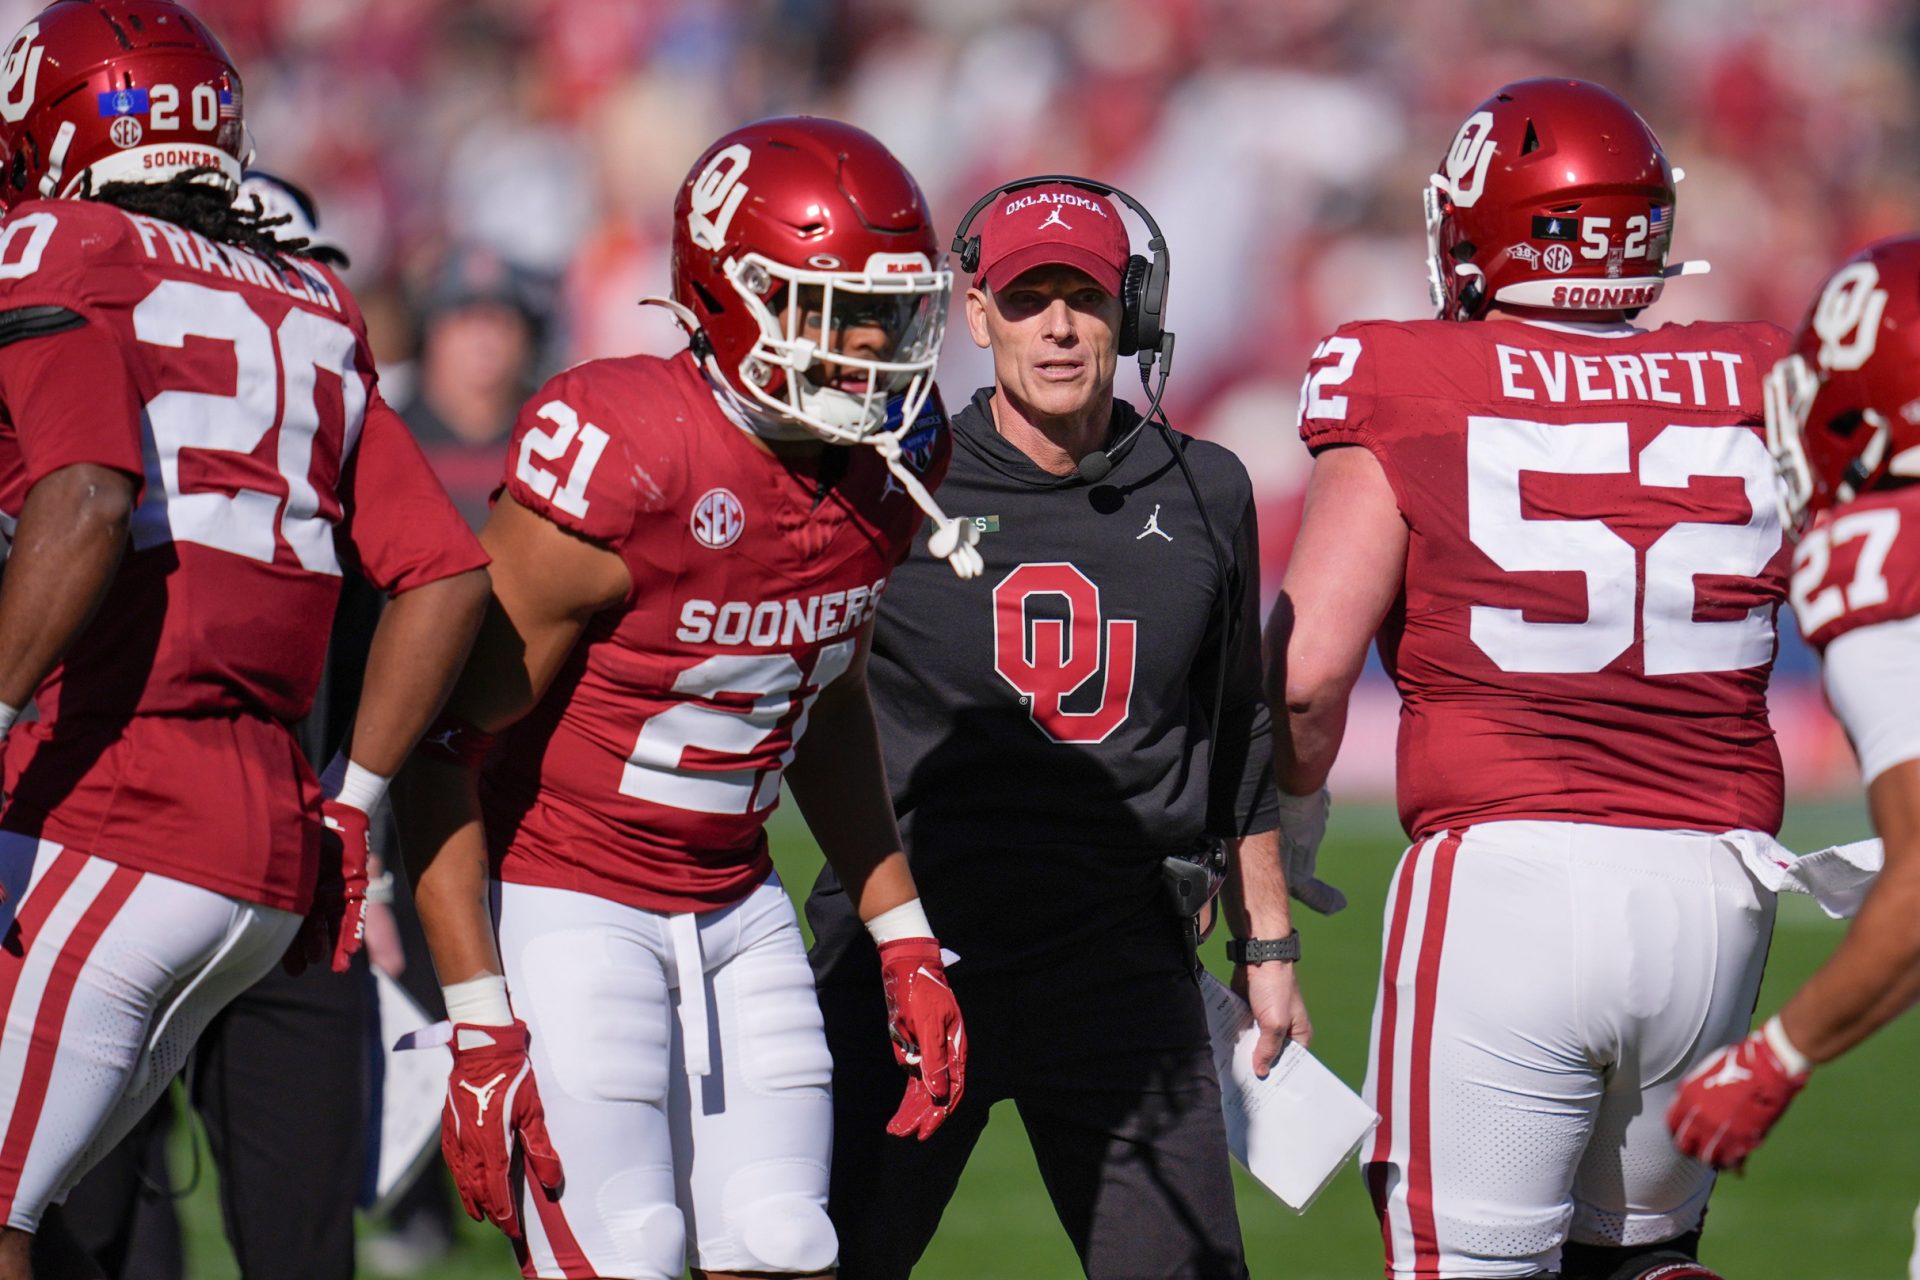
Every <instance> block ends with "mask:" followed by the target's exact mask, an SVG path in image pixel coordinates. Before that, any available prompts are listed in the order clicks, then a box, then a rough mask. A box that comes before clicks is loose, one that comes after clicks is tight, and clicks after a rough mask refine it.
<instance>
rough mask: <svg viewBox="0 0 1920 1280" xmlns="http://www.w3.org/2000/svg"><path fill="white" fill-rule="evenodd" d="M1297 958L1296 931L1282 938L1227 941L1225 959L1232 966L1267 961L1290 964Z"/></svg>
mask: <svg viewBox="0 0 1920 1280" xmlns="http://www.w3.org/2000/svg"><path fill="white" fill-rule="evenodd" d="M1299 958H1300V931H1299V930H1298V929H1295V930H1294V931H1293V932H1292V933H1290V934H1288V935H1287V936H1286V937H1284V938H1230V939H1228V941H1227V959H1228V960H1231V961H1232V962H1233V963H1234V964H1265V963H1267V962H1268V961H1269V960H1277V961H1279V962H1280V963H1282V964H1292V963H1293V962H1294V961H1296V960H1298V959H1299Z"/></svg>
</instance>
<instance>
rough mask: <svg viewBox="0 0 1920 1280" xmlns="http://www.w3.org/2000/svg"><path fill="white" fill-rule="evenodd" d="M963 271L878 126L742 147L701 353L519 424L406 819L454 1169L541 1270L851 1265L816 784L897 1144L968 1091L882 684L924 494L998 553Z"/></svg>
mask: <svg viewBox="0 0 1920 1280" xmlns="http://www.w3.org/2000/svg"><path fill="white" fill-rule="evenodd" d="M938 252H939V245H938V241H937V239H936V236H935V232H934V228H933V223H932V218H931V215H930V213H929V211H928V208H927V204H926V200H925V198H924V197H923V196H922V195H921V194H920V190H919V188H918V186H916V185H915V183H914V181H913V179H912V177H911V176H909V175H908V173H907V172H906V170H905V169H903V168H902V167H901V166H900V164H899V162H898V161H896V160H895V159H894V158H893V157H892V156H891V155H890V154H888V152H887V151H886V149H885V148H884V147H882V146H881V145H880V144H879V143H878V142H877V141H875V140H874V139H873V138H871V137H869V136H868V135H867V134H865V133H862V132H861V131H859V130H858V129H854V128H851V127H849V126H847V125H843V124H839V123H836V122H834V121H831V120H823V119H812V118H793V119H776V120H767V121H762V122H760V123H757V124H752V125H748V126H746V127H744V128H742V129H738V130H736V131H734V132H732V133H729V134H727V135H726V136H725V137H723V138H721V139H720V140H719V141H717V142H715V143H714V144H713V145H712V146H711V147H709V148H708V149H707V151H706V153H705V154H704V155H702V156H701V157H700V158H699V160H698V161H697V162H696V163H695V164H694V166H693V169H692V171H691V172H690V173H689V174H688V176H687V180H686V182H685V183H684V184H683V185H682V186H681V188H680V192H679V196H678V198H677V200H676V202H675V205H674V212H673V298H672V299H671V300H670V301H668V302H667V303H666V305H668V306H669V307H670V308H671V309H672V310H673V311H674V313H675V314H676V316H678V317H679V318H680V320H681V321H682V322H683V323H684V324H685V325H686V326H687V328H688V330H689V332H690V334H691V337H692V341H691V345H690V348H689V349H688V350H687V351H684V352H682V353H681V354H679V355H678V356H675V357H673V358H672V359H657V358H653V357H632V358H626V359H611V360H596V361H591V362H589V363H587V364H583V365H580V366H578V367H577V368H574V369H571V370H569V371H567V372H566V373H563V374H561V375H559V376H558V377H556V378H554V379H552V380H551V381H550V382H548V383H547V385H546V386H545V387H544V388H542V389H541V390H540V391H539V392H538V393H537V394H535V396H534V397H533V398H532V400H530V401H529V402H528V404H527V407H526V409H525V410H524V412H523V413H522V416H521V418H520V421H519V423H518V424H517V426H516V428H515V430H514V434H513V437H512V439H511V442H510V444H509V448H508V456H507V461H506V477H505V482H504V484H503V486H502V489H501V491H500V494H499V496H498V499H497V504H496V506H495V507H494V510H493V513H492V516H491V517H490V519H489V521H488V523H487V525H486V527H485V528H484V529H483V530H482V534H481V539H482V542H483V543H484V544H485V545H486V546H487V547H488V548H489V550H490V552H491V554H492V555H493V557H494V560H495V570H494V572H495V577H494V586H495V593H494V594H495V599H494V605H493V608H492V609H491V611H490V612H489V614H488V618H487V621H486V623H485V624H484V626H483V627H482V630H481V638H480V640H479V641H478V643H477V645H476V647H475V651H474V655H473V658H472V661H471V663H470V664H469V666H468V669H467V672H466V674H465V676H463V677H462V679H461V681H460V683H459V685H458V687H457V689H456V690H455V693H454V695H453V698H452V700H451V701H450V703H449V705H448V709H447V713H446V715H445V717H444V718H443V720H442V722H441V724H440V726H439V727H438V729H437V730H436V731H435V732H433V733H430V734H429V735H428V737H427V739H426V741H425V743H424V744H423V746H422V749H421V752H420V753H419V756H420V757H421V762H420V764H419V765H418V766H416V767H414V768H412V769H410V770H409V772H408V775H407V782H406V787H405V794H404V795H403V797H402V799H403V803H402V805H401V820H402V841H403V846H404V847H405V848H406V849H407V856H408V859H409V862H410V863H411V864H412V865H413V866H415V867H416V868H417V871H416V883H417V886H418V887H417V889H416V895H415V896H416V900H417V901H418V903H419V907H420V914H421V918H422V920H423V922H424V923H425V925H426V929H427V936H428V941H429V943H430V944H431V946H432V949H433V954H434V961H435V964H436V966H437V968H438V970H439V975H440V980H441V982H442V984H443V985H444V989H445V994H446V1004H447V1012H448V1016H449V1019H450V1021H451V1022H452V1023H453V1024H454V1026H453V1032H452V1034H453V1053H454V1067H453V1073H452V1077H451V1079H450V1081H449V1084H448V1093H447V1105H446V1109H445V1124H444V1130H443V1146H444V1148H445V1150H446V1154H447V1160H448V1164H449V1165H450V1166H451V1168H452V1169H453V1172H454V1177H455V1179H456V1180H457V1182H458V1183H459V1186H460V1190H461V1194H462V1196H463V1198H464V1200H465V1202H466V1205H467V1209H468V1211H469V1212H470V1213H472V1214H473V1215H474V1216H475V1217H483V1216H484V1217H485V1218H487V1219H489V1220H491V1221H493V1222H494V1223H495V1224H497V1225H498V1226H500V1227H501V1229H502V1230H504V1231H505V1232H506V1233H507V1234H508V1235H509V1236H510V1237H512V1238H513V1239H514V1241H515V1243H516V1245H517V1247H518V1248H519V1251H520V1253H521V1256H522V1258H523V1260H524V1265H525V1268H526V1273H527V1274H528V1275H537V1276H556V1277H557V1276H580V1275H597V1276H625V1277H656V1276H659V1277H673V1276H678V1275H680V1274H681V1272H682V1269H683V1268H684V1267H687V1266H691V1267H692V1268H693V1269H694V1273H695V1274H696V1275H704V1276H709V1277H717V1276H731V1275H738V1274H744V1273H751V1274H754V1275H762V1274H768V1273H777V1274H795V1275H822V1274H826V1273H828V1272H829V1271H830V1270H831V1269H832V1267H833V1265H834V1262H835V1254H836V1241H835V1237H834V1232H833V1227H832V1225H831V1223H830V1222H829V1220H828V1218H827V1213H826V1196H827V1165H828V1147H829V1142H830V1135H831V1130H832V1122H833V1120H832V1105H831V1102H830V1100H829V1096H828V1075H829V1059H828V1054H827V1046H826V1042H825V1039H824V1035H823V1032H822V1027H821V1018H820V1011H819V1006H818V1004H817V1003H816V1001H815V998H814V994H813V985H812V976H811V972H810V970H809V969H808V966H807V959H806V954H805V951H804V950H803V948H802V945H801V939H800V932H799V928H798V925H797V923H796V921H795V918H794V915H793V910H792V907H791V906H790V904H789V903H788V901H787V898H786V896H785V894H784V893H783V892H782V890H781V887H780V883H779V881H778V879H777V877H775V876H774V874H773V867H772V863H771V862H770V860H769V858H768V854H767V837H766V833H765V831H764V827H765V825H766V820H767V817H768V815H769V814H771V813H772V811H773V807H774V805H775V803H776V801H777V800H778V797H779V792H780V786H781V782H782V780H783V778H784V780H785V781H786V783H787V784H788V785H789V786H791V788H792V789H793V794H794V796H795V798H796V799H797V800H798V801H799V804H800V806H801V810H802V812H804V813H805V815H806V817H807V820H808V822H809V823H810V824H811V826H812V829H813V832H814V835H815V836H816V837H817V838H818V839H819V842H820V845H821V847H822V848H823V849H824V850H825V852H826V854H827V857H828V858H829V859H830V860H831V861H832V862H833V864H834V865H835V866H836V867H837V868H838V869H839V872H840V875H841V877H842V878H843V879H845V880H846V881H847V883H848V885H849V892H850V893H851V894H853V895H854V896H855V898H856V899H857V901H858V902H859V907H860V915H861V918H862V919H863V920H865V921H866V923H867V926H868V928H869V929H870V930H872V932H873V935H874V937H875V938H876V939H877V941H878V942H879V944H880V950H881V954H882V957H883V959H884V962H885V969H886V975H887V978H886V981H887V992H888V997H889V1000H890V1008H891V1010H892V1015H893V1016H892V1018H891V1026H890V1030H891V1032H892V1035H893V1041H894V1046H895V1051H896V1054H897V1056H898V1058H899V1060H900V1061H901V1063H902V1064H903V1065H905V1066H908V1067H909V1069H910V1071H911V1073H912V1074H911V1078H910V1081H909V1084H908V1087H907V1095H906V1098H905V1099H904V1100H903V1102H902V1104H901V1107H900V1110H899V1112H898V1114H897V1115H896V1117H895V1118H894V1121H893V1128H894V1130H895V1131H896V1132H900V1133H915V1134H918V1135H920V1136H922V1137H924V1136H925V1135H926V1134H928V1133H930V1132H931V1131H932V1130H933V1128H934V1127H935V1126H937V1125H938V1124H939V1122H940V1121H941V1120H942V1119H943V1118H944V1117H945V1115H946V1114H947V1111H948V1109H949V1108H950V1107H951V1106H952V1105H953V1104H954V1103H956V1102H957V1101H958V1100H959V1098H960V1095H961V1091H962V1088H963V1084H964V1077H963V1072H964V1042H963V1039H962V1031H961V1023H960V1017H959V1013H958V1011H957V1009H956V1007H955V1005H954V1002H953V999H952V996H951V994H950V992H949V991H948V989H947V986H946V979H945V971H944V967H943V964H942V958H941V953H940V947H939V944H938V943H937V942H935V941H934V939H933V937H932V934H931V932H930V931H929V930H928V928H927V925H926V916H925V913H924V912H923V911H922V910H921V908H920V905H919V900H918V897H917V895H916V892H915V890H914V886H913V881H912V877H911V875H910V873H909V872H908V870H907V866H906V860H905V857H904V855H903V854H902V853H901V852H900V838H899V835H898V833H897V831H896V830H895V826H894V819H893V811H892V807H891V805H890V803H889V800H888V797H887V791H886V782H885V778H884V776H883V774H882V772H881V766H880V754H879V748H878V745H877V740H876V735H875V731H874V720H873V710H872V705H871V702H870V700H869V697H868V693H867V686H866V675H865V668H866V662H867V649H868V643H869V637H870V636H871V633H872V622H873V616H874V610H875V608H876V607H877V606H878V604H879V603H880V600H881V597H882V594H883V593H884V591H885V589H886V585H887V577H888V575H889V574H890V573H891V572H892V570H893V567H894V565H895V564H897V563H898V562H899V561H900V559H901V558H902V557H904V556H905V555H907V554H908V552H909V550H910V549H911V547H912V543H913V539H914V536H915V533H916V531H917V529H918V528H919V525H920V522H921V512H922V511H923V510H924V511H925V512H927V513H928V514H930V515H932V516H933V518H934V519H935V520H936V522H938V525H939V527H938V528H937V529H936V531H935V538H934V540H935V542H936V543H938V544H940V547H941V550H942V554H945V555H947V556H948V557H949V558H951V559H952V561H953V563H954V565H955V568H956V569H958V570H960V571H961V572H962V573H963V574H971V573H976V572H978V568H979V559H978V553H977V551H976V550H975V548H974V547H973V546H972V539H971V538H969V537H967V536H966V534H965V533H962V532H961V530H960V529H959V527H958V522H956V521H951V520H948V519H946V518H945V517H944V516H943V515H941V514H940V512H939V509H938V508H937V506H935V505H934V503H933V500H932V498H931V497H930V496H929V493H928V490H929V489H930V488H931V487H932V486H933V485H934V484H935V483H936V482H937V480H938V478H939V476H940V474H941V472H943V471H944V469H945V467H946V464H947V458H948V454H949V450H950V445H949V442H948V439H947V436H946V426H945V420H944V417H943V416H940V415H939V414H938V413H937V412H936V413H934V414H932V415H931V416H923V414H922V410H923V408H935V407H936V406H932V405H930V404H929V397H930V396H931V394H932V389H933V388H932V381H931V379H932V377H933V368H934V363H935V361H936V359H937V357H938V355H939V349H940V339H941V332H942V323H943V320H944V317H945V314H946V307H947V299H948V295H949V291H950V288H951V277H950V276H949V275H948V274H947V273H946V272H944V271H940V270H936V269H935V259H936V255H937V254H938ZM890 494H891V495H892V497H893V500H891V501H889V500H888V498H889V495H890ZM902 494H905V495H909V497H908V498H903V497H902V496H901V495H902ZM967 533H971V526H970V525H969V526H967ZM976 536H977V535H976ZM803 734H804V735H805V737H804V739H803V737H802V735H803ZM495 735H501V738H500V742H499V749H498V750H497V751H493V750H492V744H493V739H494V737H495ZM483 763H484V765H485V767H484V769H483V770H482V769H481V768H480V767H481V766H482V765H483ZM483 830H484V836H483ZM490 878H491V881H492V883H491V884H490V883H489V879H490ZM489 898H491V908H492V909H491V913H490V912H489ZM496 940H497V946H496ZM536 1082H537V1086H536ZM549 1134H550V1135H551V1136H550V1137H549ZM516 1135H517V1143H516ZM516 1145H518V1146H520V1147H521V1148H522V1149H523V1150H524V1158H525V1165H526V1168H527V1170H528V1172H529V1173H530V1175H531V1176H530V1177H529V1178H528V1179H527V1182H526V1185H525V1186H524V1187H520V1186H516V1185H510V1183H509V1179H508V1171H509V1165H510V1162H511V1161H512V1159H513V1156H514V1149H515V1146H516ZM563 1172H564V1194H562V1180H563Z"/></svg>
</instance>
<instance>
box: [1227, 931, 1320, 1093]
mask: <svg viewBox="0 0 1920 1280" xmlns="http://www.w3.org/2000/svg"><path fill="white" fill-rule="evenodd" d="M1296 969H1297V966H1296V965H1294V964H1292V963H1291V962H1288V961H1282V960H1269V961H1267V962H1266V963H1265V964H1237V965H1235V966H1234V967H1233V989H1234V991H1235V992H1236V993H1237V994H1238V995H1239V996H1240V998H1241V999H1242V1000H1245V1001H1246V1002H1247V1003H1248V1004H1249V1005H1250V1006H1252V1008H1253V1020H1254V1022H1255V1023H1257V1024H1258V1025H1259V1027H1260V1040H1259V1042H1258V1043H1257V1044H1255V1045H1254V1046H1253V1074H1255V1075H1256V1076H1259V1077H1260V1078H1261V1079H1262V1080H1264V1079H1266V1078H1267V1072H1269V1071H1271V1070H1273V1064H1274V1063H1276V1062H1278V1061H1279V1060H1280V1051H1281V1050H1282V1049H1284V1048H1286V1047H1287V1041H1289V1040H1297V1041H1299V1042H1300V1046H1301V1048H1305V1047H1306V1046H1307V1044H1308V1043H1309V1042H1310V1041H1312V1039H1313V1023H1312V1022H1310V1021H1309V1020H1308V1019H1307V1002H1306V1000H1305V999H1303V998H1302V997H1301V995H1300V976H1299V974H1298V973H1297V972H1296Z"/></svg>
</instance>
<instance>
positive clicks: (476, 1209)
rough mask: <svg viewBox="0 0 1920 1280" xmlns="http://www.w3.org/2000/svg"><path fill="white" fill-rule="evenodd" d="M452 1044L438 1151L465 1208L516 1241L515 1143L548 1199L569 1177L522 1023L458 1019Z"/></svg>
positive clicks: (469, 1213) (517, 1021) (475, 1218)
mask: <svg viewBox="0 0 1920 1280" xmlns="http://www.w3.org/2000/svg"><path fill="white" fill-rule="evenodd" d="M452 1049H453V1072H452V1074H451V1075H449V1076H448V1077H447V1101H446V1104H445V1105H444V1106H443V1107H441V1109H440V1150H441V1152H442V1154H444V1155H445V1156H446V1158H447V1168H448V1169H449V1170H450V1171H451V1172H452V1174H453V1182H454V1185H455V1186H456V1187H458V1188H459V1191H460V1203H461V1204H462V1205H463V1206H464V1207H465V1208H466V1211H467V1215H468V1216H469V1217H471V1218H473V1219H474V1220H475V1221H476V1222H491V1223H492V1224H493V1225H494V1226H496V1227H498V1228H500V1230H502V1231H504V1232H505V1233H506V1234H507V1237H508V1238H509V1239H512V1240H518V1239H520V1238H521V1234H520V1215H519V1213H518V1212H517V1211H516V1210H517V1206H516V1205H515V1204H514V1196H513V1181H512V1178H511V1176H510V1174H511V1171H512V1168H513V1148H514V1143H515V1142H516V1141H517V1142H518V1143H519V1144H520V1148H521V1151H522V1153H523V1154H524V1155H525V1157H526V1171H527V1175H528V1176H529V1177H531V1178H532V1179H533V1180H534V1181H535V1182H537V1183H539V1184H540V1187H541V1189H542V1190H543V1191H545V1192H546V1195H547V1198H548V1199H549V1200H551V1199H554V1198H556V1197H558V1196H559V1194H560V1189H561V1187H562V1186H563V1185H564V1183H565V1181H566V1176H565V1174H564V1173H563V1172H562V1170H561V1168H560V1156H559V1154H558V1153H557V1152H555V1151H554V1149H553V1139H551V1138H549V1137H548V1136H547V1115H546V1111H545V1110H544V1109H543V1108H542V1107H541V1106H540V1088H539V1086H538V1085H537V1084H536V1083H535V1082H534V1078H533V1063H532V1062H531V1061H529V1060H528V1058H527V1024H526V1023H524V1022H521V1021H520V1020H519V1019H517V1018H516V1019H515V1020H514V1022H513V1025H511V1026H504V1027H491V1026H476V1025H474V1024H473V1023H468V1022H459V1023H455V1024H454V1027H453V1044H452Z"/></svg>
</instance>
